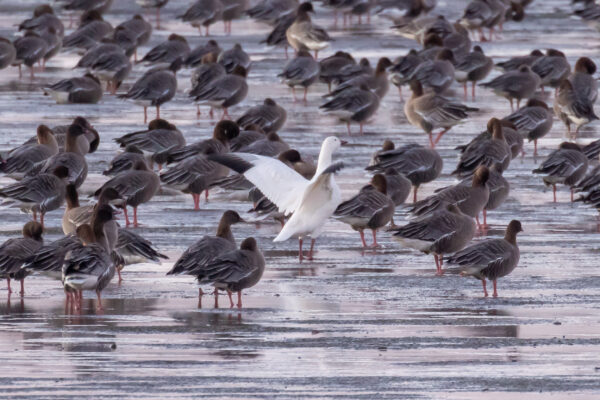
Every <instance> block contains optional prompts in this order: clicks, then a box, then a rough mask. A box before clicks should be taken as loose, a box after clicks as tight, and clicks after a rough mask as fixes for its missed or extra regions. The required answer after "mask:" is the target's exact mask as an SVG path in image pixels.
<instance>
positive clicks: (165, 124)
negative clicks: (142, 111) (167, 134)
mask: <svg viewBox="0 0 600 400" xmlns="http://www.w3.org/2000/svg"><path fill="white" fill-rule="evenodd" d="M155 129H169V130H175V129H177V128H176V127H175V125H173V124H171V123H169V121H167V120H164V119H162V118H157V119H153V120H152V121H150V123H149V124H148V130H149V131H153V130H155Z"/></svg>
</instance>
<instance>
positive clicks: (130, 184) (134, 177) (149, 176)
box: [94, 161, 160, 227]
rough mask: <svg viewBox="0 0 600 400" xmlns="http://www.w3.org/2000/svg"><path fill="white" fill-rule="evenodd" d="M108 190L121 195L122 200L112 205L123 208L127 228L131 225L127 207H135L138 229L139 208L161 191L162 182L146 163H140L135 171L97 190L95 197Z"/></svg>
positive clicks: (126, 172) (114, 179)
mask: <svg viewBox="0 0 600 400" xmlns="http://www.w3.org/2000/svg"><path fill="white" fill-rule="evenodd" d="M107 188H113V189H115V190H116V191H117V193H119V196H120V198H121V199H118V200H114V201H112V203H113V204H115V205H118V206H119V207H122V208H123V213H124V214H125V224H126V226H129V225H130V222H129V217H128V216H127V206H131V207H133V226H134V227H137V226H138V220H137V208H138V206H139V205H140V204H143V203H146V202H148V201H150V200H151V199H152V197H154V195H155V194H156V193H157V192H158V190H159V189H160V180H159V179H158V176H157V175H156V174H155V173H154V172H152V171H150V170H149V169H148V166H147V165H146V163H145V162H141V161H140V162H137V163H136V164H135V166H134V169H133V170H130V171H125V172H122V173H120V174H119V175H117V176H115V177H114V178H112V179H110V180H109V181H108V182H106V183H105V184H104V185H102V187H101V188H100V189H98V190H96V192H95V193H94V196H95V197H98V196H100V193H102V191H104V190H106V189H107Z"/></svg>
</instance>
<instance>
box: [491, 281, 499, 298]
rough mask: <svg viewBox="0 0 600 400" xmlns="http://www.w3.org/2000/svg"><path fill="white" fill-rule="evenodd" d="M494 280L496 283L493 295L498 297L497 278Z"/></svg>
mask: <svg viewBox="0 0 600 400" xmlns="http://www.w3.org/2000/svg"><path fill="white" fill-rule="evenodd" d="M492 282H493V284H494V294H492V296H494V297H498V290H497V289H496V279H494V280H493V281H492Z"/></svg>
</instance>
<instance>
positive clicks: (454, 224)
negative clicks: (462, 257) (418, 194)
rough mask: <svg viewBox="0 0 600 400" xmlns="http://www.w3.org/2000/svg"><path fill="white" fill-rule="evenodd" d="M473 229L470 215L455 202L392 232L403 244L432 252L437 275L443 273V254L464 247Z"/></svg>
mask: <svg viewBox="0 0 600 400" xmlns="http://www.w3.org/2000/svg"><path fill="white" fill-rule="evenodd" d="M475 229H476V228H475V221H473V218H472V217H471V216H469V215H466V214H463V213H462V212H461V210H460V208H458V207H457V206H456V205H455V204H447V205H445V206H444V207H443V208H440V209H439V210H437V211H435V212H433V213H432V214H430V215H427V216H426V217H425V218H422V219H419V220H416V221H413V222H410V223H409V224H407V225H405V226H401V227H398V228H393V229H392V230H391V232H394V234H393V238H394V239H395V240H397V241H398V242H400V244H401V245H402V246H403V247H408V248H411V249H415V250H419V251H422V252H423V253H425V254H430V253H433V258H434V259H435V266H436V269H437V272H436V275H442V274H443V273H444V272H443V270H442V266H443V256H444V254H450V253H454V252H457V251H459V250H461V249H462V248H464V247H465V246H466V245H467V244H468V243H469V241H470V240H471V239H472V238H473V235H475Z"/></svg>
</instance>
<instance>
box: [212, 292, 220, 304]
mask: <svg viewBox="0 0 600 400" xmlns="http://www.w3.org/2000/svg"><path fill="white" fill-rule="evenodd" d="M213 294H214V295H215V308H219V289H217V288H215V291H214V292H213Z"/></svg>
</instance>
